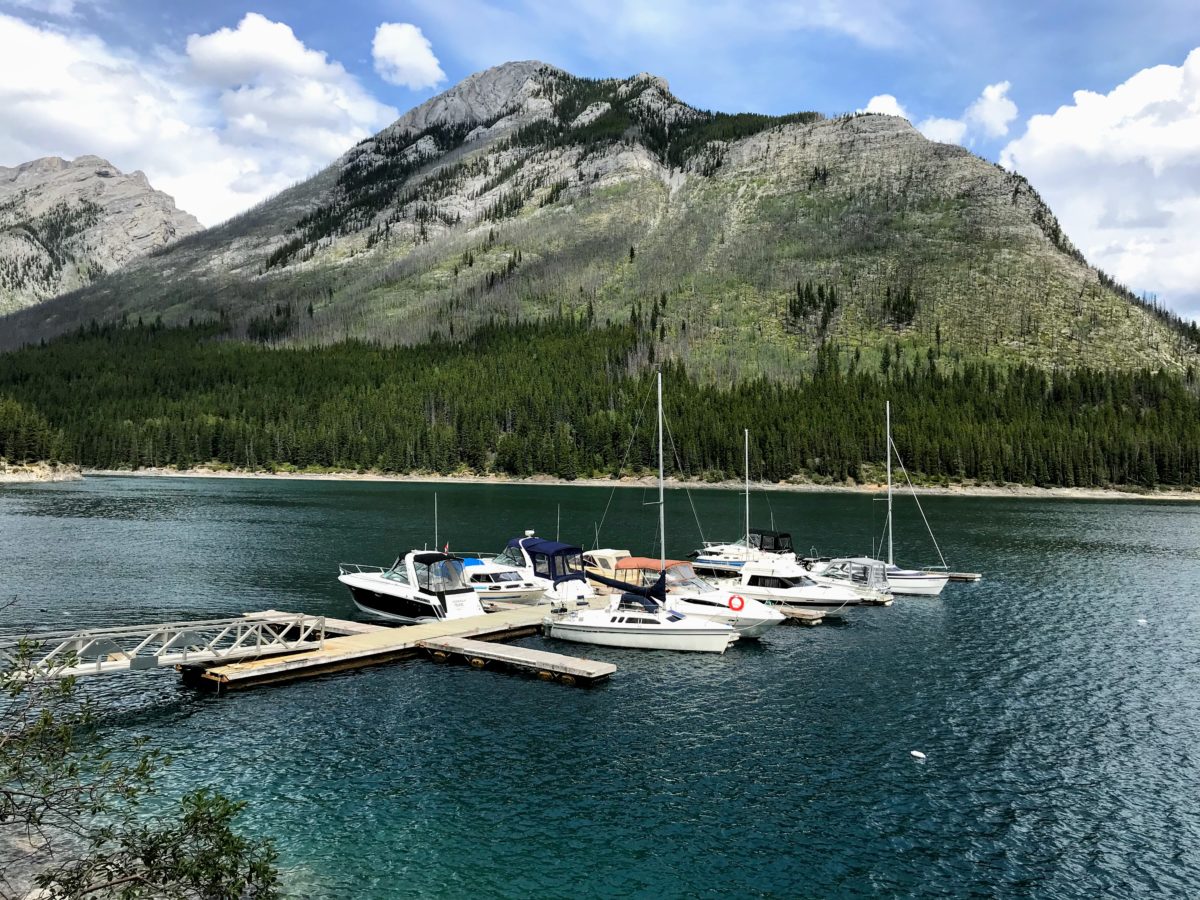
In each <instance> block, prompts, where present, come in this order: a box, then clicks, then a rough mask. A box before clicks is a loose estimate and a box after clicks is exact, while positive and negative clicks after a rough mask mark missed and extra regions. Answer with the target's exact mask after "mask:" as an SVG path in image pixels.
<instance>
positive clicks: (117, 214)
mask: <svg viewBox="0 0 1200 900" xmlns="http://www.w3.org/2000/svg"><path fill="white" fill-rule="evenodd" d="M201 229H202V226H201V225H200V223H199V222H198V221H197V220H196V218H195V217H194V216H192V215H190V214H189V213H186V212H183V211H181V210H179V209H178V208H176V206H175V201H174V200H173V199H172V198H171V197H170V196H168V195H167V194H164V193H163V192H162V191H156V190H154V188H153V187H151V186H150V182H149V181H147V180H146V176H145V175H144V174H143V173H141V172H133V173H131V174H128V175H126V174H123V173H122V172H121V171H120V170H119V169H117V168H116V166H114V165H112V163H110V162H108V161H106V160H103V159H101V158H100V157H98V156H81V157H79V158H78V159H76V160H73V161H68V160H64V159H59V158H58V157H53V156H50V157H45V158H43V159H35V160H33V161H32V162H27V163H24V164H23V165H20V166H17V167H16V168H6V167H3V166H0V314H2V313H6V312H11V311H14V310H17V309H21V308H23V307H26V306H31V305H33V304H35V303H38V302H40V301H42V300H45V299H47V298H49V297H53V296H56V295H57V294H61V293H64V292H65V291H70V290H73V289H75V288H77V287H81V286H83V285H85V284H89V283H90V282H92V281H93V280H94V279H96V278H97V277H99V276H100V275H102V274H104V273H106V272H111V271H113V270H114V269H117V268H120V267H121V266H123V265H125V264H126V263H127V262H129V261H130V260H132V259H136V258H137V257H140V256H144V255H146V254H147V253H149V252H151V251H152V250H156V249H158V248H159V247H163V246H165V245H167V244H169V243H171V242H172V241H174V240H177V239H178V238H181V237H186V236H187V235H189V234H194V233H195V232H197V231H200V230H201Z"/></svg>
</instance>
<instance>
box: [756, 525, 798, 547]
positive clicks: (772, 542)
mask: <svg viewBox="0 0 1200 900" xmlns="http://www.w3.org/2000/svg"><path fill="white" fill-rule="evenodd" d="M750 546H751V547H756V548H758V549H759V550H765V551H767V552H768V553H791V552H792V536H791V534H789V533H788V532H786V531H764V530H762V529H761V528H751V529H750Z"/></svg>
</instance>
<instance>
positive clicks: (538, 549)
mask: <svg viewBox="0 0 1200 900" xmlns="http://www.w3.org/2000/svg"><path fill="white" fill-rule="evenodd" d="M514 548H515V549H517V550H524V551H525V552H526V553H527V554H529V559H530V561H531V562H532V563H533V574H534V575H537V576H538V577H539V578H548V579H550V580H551V581H553V582H554V583H555V584H558V583H559V582H562V581H568V580H571V579H575V580H578V581H583V580H584V578H583V550H582V549H581V548H579V547H576V546H575V545H574V544H560V543H559V542H558V541H546V540H542V538H539V537H523V538H513V539H512V540H510V541H509V542H508V547H507V548H506V549H509V550H512V549H514Z"/></svg>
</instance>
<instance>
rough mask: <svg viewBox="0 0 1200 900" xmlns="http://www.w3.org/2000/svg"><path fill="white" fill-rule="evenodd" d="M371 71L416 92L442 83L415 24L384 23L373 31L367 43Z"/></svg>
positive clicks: (430, 51) (439, 70)
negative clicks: (369, 43)
mask: <svg viewBox="0 0 1200 900" xmlns="http://www.w3.org/2000/svg"><path fill="white" fill-rule="evenodd" d="M371 55H372V56H373V57H374V58H375V71H376V72H378V73H379V77H380V78H382V79H383V80H384V81H386V82H389V83H390V84H398V85H401V86H403V87H407V88H411V89H412V90H414V91H419V90H421V89H422V88H431V87H433V86H434V85H436V84H439V83H441V82H443V81H445V80H446V73H445V72H443V71H442V67H441V65H440V64H439V63H438V58H437V57H436V56H434V55H433V45H432V44H430V43H429V39H428V38H426V37H425V35H423V34H422V33H421V29H420V28H418V27H417V26H416V25H410V24H408V23H407V22H384V23H383V24H382V25H380V26H379V27H378V28H377V29H375V40H374V41H372V42H371Z"/></svg>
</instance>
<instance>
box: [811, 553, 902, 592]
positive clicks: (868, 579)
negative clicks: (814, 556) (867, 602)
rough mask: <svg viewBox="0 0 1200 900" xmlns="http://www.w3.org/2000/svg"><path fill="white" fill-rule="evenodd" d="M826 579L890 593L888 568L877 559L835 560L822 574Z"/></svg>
mask: <svg viewBox="0 0 1200 900" xmlns="http://www.w3.org/2000/svg"><path fill="white" fill-rule="evenodd" d="M820 574H821V575H823V576H824V577H826V578H834V579H837V580H839V581H845V582H848V583H849V584H852V585H854V586H855V587H860V588H869V589H871V590H874V591H883V592H890V590H891V589H890V587H889V586H888V580H887V568H886V566H885V565H884V564H883V563H882V562H880V561H879V560H877V559H870V558H868V557H865V556H856V557H846V558H842V559H834V560H832V561H831V562H830V563H829V565H827V566H826V567H825V568H824V569H823V570H822V571H821V573H820Z"/></svg>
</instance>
